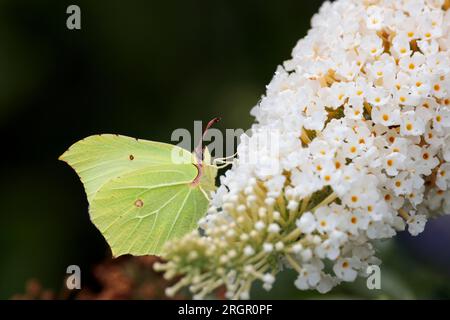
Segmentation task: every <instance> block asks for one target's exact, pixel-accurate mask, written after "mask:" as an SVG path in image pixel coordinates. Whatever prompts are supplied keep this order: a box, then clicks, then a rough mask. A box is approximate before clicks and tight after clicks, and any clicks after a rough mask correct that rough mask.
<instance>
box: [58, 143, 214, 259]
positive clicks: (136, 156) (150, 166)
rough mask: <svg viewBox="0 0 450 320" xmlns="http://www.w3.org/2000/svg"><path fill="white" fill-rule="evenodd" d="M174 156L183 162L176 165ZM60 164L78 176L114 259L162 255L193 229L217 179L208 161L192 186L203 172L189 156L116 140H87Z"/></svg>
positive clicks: (166, 147) (166, 146)
mask: <svg viewBox="0 0 450 320" xmlns="http://www.w3.org/2000/svg"><path fill="white" fill-rule="evenodd" d="M174 154H177V155H178V156H179V157H181V159H183V161H176V162H174V161H173V157H172V156H173V155H174ZM207 158H208V159H209V155H208V154H205V160H206V159H207ZM60 159H61V160H63V161H65V162H67V163H68V164H69V165H70V166H71V167H73V168H74V169H75V171H76V172H77V174H78V175H79V176H80V179H81V181H82V182H83V185H84V188H85V191H86V194H87V198H88V201H89V213H90V217H91V221H92V222H93V223H94V225H95V226H96V227H97V228H98V229H99V230H100V231H101V233H102V234H103V236H104V237H105V239H106V240H107V242H108V244H109V245H110V246H111V250H112V252H113V255H114V256H119V255H122V254H127V253H130V254H133V255H147V254H155V255H161V254H162V253H163V252H162V249H163V246H164V244H165V243H166V242H167V241H169V240H172V239H176V238H179V237H181V236H183V235H184V234H186V233H188V232H190V231H191V230H193V229H195V228H196V226H197V222H198V220H199V219H200V218H201V217H202V216H203V215H204V214H205V212H206V210H207V207H208V203H209V199H208V195H207V193H208V192H209V191H212V190H214V188H215V186H214V180H215V176H216V174H217V169H216V168H215V167H214V166H211V165H209V164H208V162H206V161H205V163H204V164H203V166H202V168H203V172H202V173H203V174H202V177H201V179H200V181H199V183H193V181H194V180H195V179H196V177H197V175H198V174H199V170H198V169H197V165H196V160H195V157H194V156H193V155H192V154H191V153H190V152H188V151H186V150H184V149H182V148H179V147H176V146H172V145H169V144H164V143H158V142H152V141H145V140H138V139H134V138H130V137H125V136H118V135H96V136H91V137H88V138H86V139H83V140H81V141H79V142H77V143H75V144H74V145H73V146H72V147H70V148H69V149H68V150H67V151H66V152H65V153H64V154H63V155H62V156H61V157H60Z"/></svg>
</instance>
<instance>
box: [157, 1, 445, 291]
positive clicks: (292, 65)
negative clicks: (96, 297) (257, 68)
mask: <svg viewBox="0 0 450 320" xmlns="http://www.w3.org/2000/svg"><path fill="white" fill-rule="evenodd" d="M449 7H450V1H448V0H338V1H335V2H326V3H325V4H324V5H323V6H322V8H321V9H320V12H319V13H318V14H317V15H315V16H314V17H313V19H312V28H311V30H309V32H308V34H307V36H306V37H305V38H303V39H301V40H300V41H299V42H298V43H297V45H296V47H295V48H294V50H293V56H292V59H291V60H289V61H286V62H285V63H284V64H283V66H280V67H279V68H278V70H277V71H276V73H275V76H274V78H273V79H272V81H271V83H270V84H269V85H268V86H267V93H266V95H265V96H264V97H263V98H262V100H261V101H260V103H259V104H258V105H257V106H256V107H255V108H254V109H253V110H252V115H254V116H255V118H256V122H255V124H254V125H253V127H252V129H253V131H254V132H255V134H254V135H252V136H251V137H244V139H242V142H241V144H240V146H239V147H238V158H237V159H236V160H235V163H234V165H233V167H232V168H231V169H230V170H229V171H228V172H226V174H225V176H224V177H222V179H221V186H220V187H219V189H218V190H217V192H216V194H215V195H214V201H213V204H214V206H213V207H212V208H211V209H210V211H209V214H208V215H207V217H206V218H205V219H203V221H202V222H201V227H202V230H201V231H195V232H193V233H191V234H189V235H187V236H185V237H184V238H182V239H181V240H178V241H174V242H172V243H170V244H169V245H168V246H167V251H166V252H167V254H166V259H167V262H166V263H164V264H160V265H158V266H157V268H158V269H159V270H163V271H165V276H166V277H168V278H172V277H174V276H176V275H181V280H179V282H178V283H177V284H176V285H175V286H173V287H172V288H170V289H168V292H167V293H168V294H172V293H174V292H176V291H177V290H178V289H180V288H181V287H184V286H188V287H189V288H190V289H191V291H192V292H193V293H194V294H195V295H194V297H195V298H203V297H205V296H206V295H207V294H209V293H210V292H212V291H213V290H215V289H216V288H218V287H220V286H225V287H226V290H227V297H228V298H235V299H238V298H241V299H245V298H248V297H249V292H250V288H251V285H252V283H253V282H254V281H255V280H260V281H262V282H263V286H264V288H266V289H270V288H271V287H272V284H273V283H274V281H275V278H276V275H277V273H279V272H280V271H281V270H283V269H285V268H292V269H294V270H295V271H296V272H297V273H298V278H297V280H296V281H295V285H296V286H297V287H298V288H299V289H301V290H306V289H316V290H318V291H319V292H322V293H324V292H328V291H329V290H331V289H332V288H333V287H334V286H336V285H337V284H339V283H341V282H343V281H354V280H355V279H356V278H357V277H358V276H365V275H366V269H367V267H368V266H369V265H372V264H379V263H380V261H379V260H378V259H377V258H376V257H375V256H374V254H375V250H374V247H373V242H374V241H375V240H377V239H386V238H391V237H393V236H394V235H395V234H396V233H397V232H398V231H402V230H404V229H407V230H408V231H409V233H411V234H412V235H417V234H419V233H421V232H422V231H423V230H424V227H425V224H426V221H427V218H429V217H432V216H435V215H440V214H449V213H450V189H449V186H450V10H448V9H449ZM267 132H269V133H274V132H276V133H277V135H278V136H279V146H278V149H279V153H278V154H276V155H272V156H271V153H270V152H267V149H266V148H264V146H262V147H261V146H260V147H259V148H256V150H255V148H252V144H254V143H255V140H256V139H257V138H258V135H260V134H264V133H267ZM249 150H252V151H251V152H252V154H255V153H256V156H257V158H258V159H260V161H259V162H257V163H253V162H252V161H241V160H240V159H241V158H242V156H243V155H244V154H246V153H248V152H249ZM261 159H263V160H261ZM265 164H266V165H267V167H266V166H265ZM269 169H270V170H269Z"/></svg>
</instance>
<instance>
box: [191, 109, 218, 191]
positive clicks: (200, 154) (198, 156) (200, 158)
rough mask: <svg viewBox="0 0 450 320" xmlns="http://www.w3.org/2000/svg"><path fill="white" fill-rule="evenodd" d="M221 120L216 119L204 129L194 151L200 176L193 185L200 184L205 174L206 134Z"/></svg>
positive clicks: (198, 175)
mask: <svg viewBox="0 0 450 320" xmlns="http://www.w3.org/2000/svg"><path fill="white" fill-rule="evenodd" d="M220 120H221V118H219V117H216V118H214V119H212V120H210V121H209V122H208V123H207V124H206V127H205V129H203V134H202V137H201V139H200V141H199V143H198V145H197V147H196V148H195V150H194V154H195V158H196V160H197V164H196V165H195V166H196V167H197V170H198V174H197V176H196V177H195V179H194V181H192V184H193V185H197V184H198V183H199V182H200V179H201V177H202V174H203V152H204V151H205V147H206V146H205V145H204V144H203V140H204V139H205V137H206V133H207V132H208V130H209V129H210V128H211V127H212V126H213V125H214V124H215V123H217V122H219V121H220Z"/></svg>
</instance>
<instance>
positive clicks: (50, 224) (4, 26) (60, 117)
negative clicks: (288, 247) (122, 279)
mask: <svg viewBox="0 0 450 320" xmlns="http://www.w3.org/2000/svg"><path fill="white" fill-rule="evenodd" d="M320 3H321V1H311V0H309V1H298V0H297V1H295V0H291V1H288V0H283V1H258V0H253V1H212V0H209V1H208V0H204V1H200V0H197V1H190V0H189V1H180V0H178V1H173V0H171V1H148V0H146V1H144V0H139V1H137V0H135V1H106V0H103V1H49V0H45V1H44V0H41V1H23V0H3V1H1V2H0V39H1V43H0V128H1V129H0V130H1V137H2V142H3V143H2V152H1V160H0V161H1V180H0V253H1V257H0V298H8V297H10V296H11V295H12V294H14V293H17V292H22V291H23V290H24V284H25V282H26V280H27V279H29V278H32V277H33V278H38V279H40V280H41V281H42V282H43V284H44V286H46V287H50V288H59V287H60V285H61V283H62V279H63V277H64V275H65V268H66V267H67V266H68V265H69V264H78V265H80V266H81V268H82V270H90V268H91V267H92V265H94V264H95V263H97V262H99V261H101V260H103V259H104V258H105V257H107V256H108V255H109V251H108V248H107V246H106V245H105V243H104V241H103V238H102V237H101V235H100V234H99V233H98V232H97V231H96V229H95V228H94V227H93V226H92V225H91V224H90V222H89V219H88V212H87V201H86V199H85V195H84V192H83V190H82V185H81V183H80V182H79V180H78V178H77V176H76V175H75V173H74V172H73V171H72V170H71V169H70V168H69V167H68V166H67V165H65V164H64V163H62V162H59V161H57V158H58V156H59V155H60V154H61V153H62V152H63V151H64V150H65V149H66V148H67V147H69V146H70V145H71V144H72V143H74V142H75V141H77V140H79V139H81V138H83V137H85V136H88V135H91V134H96V133H120V134H125V135H130V136H134V137H140V138H145V139H151V140H159V141H165V142H169V140H170V135H171V132H172V131H173V130H174V129H176V128H187V129H190V130H191V129H192V127H193V121H194V120H204V121H206V120H209V119H211V118H213V117H215V116H221V117H222V118H223V120H222V122H221V123H220V124H219V125H218V127H219V128H221V129H224V128H244V129H245V128H248V127H249V125H250V124H251V122H252V118H251V117H250V116H249V111H250V109H251V107H253V106H254V105H255V104H256V103H257V102H258V100H259V98H260V96H261V95H262V94H263V93H264V91H265V85H266V84H268V83H269V81H270V79H271V77H272V75H273V72H274V71H275V69H276V67H277V65H278V64H280V63H281V62H282V61H284V60H286V59H287V58H289V56H290V52H291V50H292V48H293V47H294V45H295V43H296V42H297V40H298V39H299V38H301V37H303V36H304V35H305V34H306V31H307V29H308V28H309V22H310V18H311V17H312V15H313V13H315V12H316V11H317V10H318V8H319V6H320ZM70 4H78V5H79V6H80V7H81V10H82V30H80V31H70V30H68V29H67V28H66V18H67V15H66V8H67V6H68V5H70ZM389 250H394V249H389ZM389 250H388V252H391V251H389ZM402 250H403V247H402ZM395 256H397V255H395ZM405 259H406V258H405ZM392 260H395V259H392ZM387 263H388V262H386V261H385V264H387ZM414 263H415V262H414ZM393 265H395V263H393ZM402 268H405V267H402V264H401V263H400V267H399V269H400V271H403V270H401V269H402ZM406 268H408V267H406ZM440 272H442V268H441V271H440ZM444 272H445V270H444ZM400 273H401V272H400ZM436 273H437V271H432V274H433V276H434V275H435V274H436ZM395 277H396V276H394V278H395ZM437 277H438V281H439V282H440V283H442V281H444V284H445V281H447V282H448V278H442V277H441V276H440V273H438V276H437ZM395 279H396V278H395ZM426 279H428V278H426ZM442 279H444V280H442ZM426 281H428V280H426ZM400 282H401V281H400ZM282 283H283V282H282ZM289 283H290V282H289ZM395 286H397V287H398V286H401V285H394V287H395ZM419 287H420V286H419ZM278 288H280V287H278ZM283 288H284V287H283ZM433 288H434V287H433V286H432V289H431V291H432V292H431V293H429V292H428V291H426V292H425V291H420V289H418V290H419V291H417V292H416V293H417V294H416V296H427V297H434V296H439V297H445V296H447V295H448V291H446V290H447V287H446V286H445V285H444V289H442V290H443V293H440V292H441V291H439V293H438V294H435V293H434V291H433V290H434V289H433ZM291 289H292V284H289V290H280V289H277V288H276V289H275V291H274V293H273V295H272V297H296V295H297V294H298V293H293V292H296V291H293V290H291ZM277 290H278V291H277ZM405 290H406V289H405ZM407 290H409V289H407ZM411 290H412V291H411V292H413V293H414V292H415V291H414V289H411ZM340 292H343V293H342V294H344V295H347V294H348V295H356V296H365V295H366V294H365V293H360V292H357V291H355V289H354V288H353V287H350V288H349V289H345V290H344V291H340ZM291 293H292V295H291ZM408 294H409V293H408ZM408 294H406V293H401V292H400V293H398V294H397V296H400V297H408ZM393 295H394V296H395V294H393ZM413 296H414V295H413Z"/></svg>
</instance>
